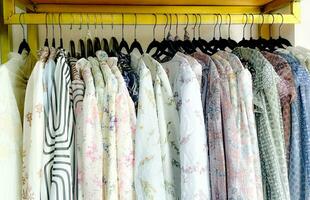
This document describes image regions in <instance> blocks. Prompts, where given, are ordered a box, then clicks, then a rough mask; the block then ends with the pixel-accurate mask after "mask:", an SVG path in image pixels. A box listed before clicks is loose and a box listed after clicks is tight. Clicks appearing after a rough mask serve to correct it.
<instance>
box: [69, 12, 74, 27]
mask: <svg viewBox="0 0 310 200" xmlns="http://www.w3.org/2000/svg"><path fill="white" fill-rule="evenodd" d="M71 18H72V22H71V24H70V30H72V24H73V23H74V17H73V14H72V13H71Z"/></svg>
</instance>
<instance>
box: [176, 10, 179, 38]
mask: <svg viewBox="0 0 310 200" xmlns="http://www.w3.org/2000/svg"><path fill="white" fill-rule="evenodd" d="M175 17H176V27H175V35H176V36H178V31H179V16H178V14H175Z"/></svg>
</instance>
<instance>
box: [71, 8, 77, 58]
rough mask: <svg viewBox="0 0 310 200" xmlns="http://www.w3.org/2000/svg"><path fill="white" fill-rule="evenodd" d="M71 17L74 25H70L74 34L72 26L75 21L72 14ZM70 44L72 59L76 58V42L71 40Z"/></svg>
mask: <svg viewBox="0 0 310 200" xmlns="http://www.w3.org/2000/svg"><path fill="white" fill-rule="evenodd" d="M71 16H72V23H71V25H70V32H72V24H73V20H74V18H73V15H72V14H71ZM69 44H70V53H71V57H73V58H76V52H75V44H74V41H73V40H72V39H71V40H70V43H69Z"/></svg>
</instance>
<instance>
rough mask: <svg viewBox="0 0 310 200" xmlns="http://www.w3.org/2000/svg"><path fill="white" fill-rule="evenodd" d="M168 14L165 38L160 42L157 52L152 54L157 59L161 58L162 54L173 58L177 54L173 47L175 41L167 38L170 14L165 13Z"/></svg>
mask: <svg viewBox="0 0 310 200" xmlns="http://www.w3.org/2000/svg"><path fill="white" fill-rule="evenodd" d="M164 15H165V16H166V25H165V27H164V38H163V40H162V41H161V42H160V44H159V48H158V49H157V50H156V52H155V53H154V54H153V55H152V57H154V58H155V59H157V60H161V59H160V57H161V56H162V55H165V56H167V57H170V58H172V57H173V56H174V54H175V50H174V48H173V46H172V45H173V44H172V43H173V42H172V41H168V39H167V38H166V28H167V27H168V15H167V14H164Z"/></svg>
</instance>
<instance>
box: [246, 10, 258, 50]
mask: <svg viewBox="0 0 310 200" xmlns="http://www.w3.org/2000/svg"><path fill="white" fill-rule="evenodd" d="M250 15H251V16H252V23H251V26H250V39H249V40H248V47H249V48H251V49H255V48H256V46H257V45H256V40H255V39H253V32H252V30H253V25H254V15H253V14H252V13H251V14H250Z"/></svg>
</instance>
